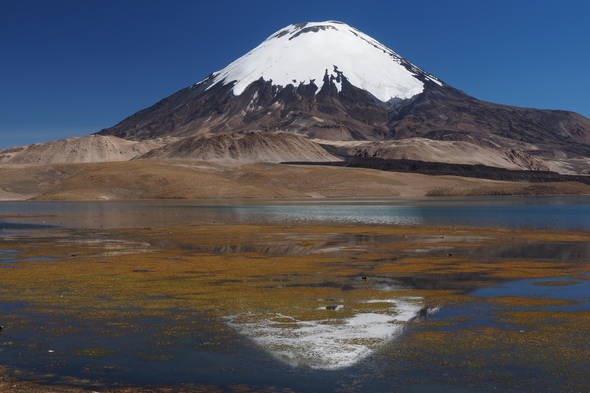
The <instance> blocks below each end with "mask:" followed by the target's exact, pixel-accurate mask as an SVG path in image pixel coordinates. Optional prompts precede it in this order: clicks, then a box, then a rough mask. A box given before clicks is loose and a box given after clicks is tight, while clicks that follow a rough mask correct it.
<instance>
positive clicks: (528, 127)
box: [100, 21, 590, 173]
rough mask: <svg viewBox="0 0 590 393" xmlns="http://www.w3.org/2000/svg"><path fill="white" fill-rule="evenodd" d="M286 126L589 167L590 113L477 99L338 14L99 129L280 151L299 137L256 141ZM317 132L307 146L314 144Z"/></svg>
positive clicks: (374, 144) (327, 142) (378, 146)
mask: <svg viewBox="0 0 590 393" xmlns="http://www.w3.org/2000/svg"><path fill="white" fill-rule="evenodd" d="M383 39H384V40H385V39H387V37H383ZM397 39H399V40H401V39H403V37H397ZM457 67H461V65H460V64H457ZM252 131H256V132H255V133H254V134H250V133H251V132H252ZM284 132H289V133H294V134H298V135H300V136H302V137H304V138H305V137H308V138H313V139H314V141H313V142H314V143H316V142H317V143H319V145H320V146H321V148H325V149H326V150H327V152H323V153H322V156H326V157H330V156H333V155H334V154H336V155H339V156H345V155H347V154H353V155H356V156H359V155H360V156H363V157H386V158H387V157H390V158H391V159H394V158H408V157H409V158H410V159H414V160H423V161H432V160H435V161H436V162H449V163H481V164H485V165H490V163H491V164H493V165H497V166H502V167H508V168H523V169H547V168H554V169H556V170H562V169H561V168H565V169H564V171H566V172H572V173H576V172H580V171H582V170H586V169H585V168H587V167H588V166H590V164H588V165H587V162H590V161H589V160H590V159H588V158H587V157H590V120H589V119H586V118H584V117H583V116H580V115H578V114H575V113H571V112H565V111H550V110H538V109H527V108H517V107H511V106H504V105H497V104H492V103H489V102H484V101H480V100H478V99H476V98H474V97H471V96H469V95H467V94H465V93H464V92H462V91H460V90H457V89H455V88H453V87H452V86H450V85H448V84H446V83H443V82H442V81H441V80H440V79H438V78H436V77H434V76H433V75H431V74H429V73H428V72H426V71H424V70H422V69H421V68H419V67H418V66H416V65H414V64H412V63H411V62H410V61H408V60H406V59H404V58H403V57H401V56H400V55H399V54H397V53H396V52H395V51H393V50H392V49H389V47H388V46H386V45H384V44H382V43H380V42H379V41H377V40H375V39H373V38H371V37H369V36H368V35H366V34H364V33H362V32H361V31H359V30H357V29H355V28H353V27H351V26H349V25H347V24H345V23H341V22H334V21H328V22H308V23H299V24H293V25H289V26H287V27H285V28H283V29H280V30H279V31H277V32H275V33H274V34H272V35H270V36H269V37H268V38H267V39H265V40H264V41H262V43H261V44H260V45H258V46H257V47H255V48H254V49H252V50H251V51H249V52H248V53H246V54H245V55H243V56H242V57H239V58H238V59H237V60H235V61H234V62H232V63H231V64H229V65H228V66H226V67H225V68H223V69H221V70H220V71H217V72H214V73H212V74H210V75H209V76H208V77H206V78H205V79H203V80H201V81H200V82H198V83H196V84H193V85H191V86H188V87H186V88H184V89H182V90H180V91H178V92H176V93H174V94H172V95H171V96H169V97H166V98H164V99H163V100H161V101H159V102H158V103H156V104H154V105H152V106H151V107H149V108H146V109H143V110H141V111H139V112H137V113H136V114H134V115H132V116H130V117H128V118H127V119H125V120H123V121H122V122H120V123H119V124H117V125H115V126H114V127H111V128H109V129H105V130H102V131H101V132H100V134H103V135H114V136H117V137H120V138H124V139H130V140H134V141H142V140H148V139H155V138H168V137H174V138H178V139H180V140H179V141H178V142H175V143H174V144H173V145H171V146H168V147H166V148H165V149H163V150H158V152H155V153H154V154H153V155H152V156H154V157H160V158H166V159H168V158H169V157H174V156H179V157H184V158H186V157H189V156H191V155H192V156H193V157H200V158H203V157H209V156H210V154H209V153H210V151H209V150H211V149H212V150H215V151H219V154H218V155H219V156H220V157H234V156H236V149H235V148H233V147H232V146H240V149H239V151H240V152H241V156H247V157H262V156H265V157H270V156H272V157H275V158H277V157H278V158H277V159H280V157H284V159H288V157H287V155H284V154H283V153H281V152H284V151H289V150H293V151H300V150H301V146H303V145H301V144H300V143H299V142H297V146H295V144H293V145H292V146H290V147H289V146H286V145H285V146H283V145H281V146H283V147H282V148H281V149H279V150H273V151H270V152H269V151H266V150H268V149H266V148H265V149H266V150H265V151H264V154H263V153H262V152H261V151H259V150H260V146H263V145H264V146H266V147H268V146H274V142H275V141H276V139H280V138H281V136H284V135H285V134H284ZM266 134H268V135H266ZM228 135H229V136H228ZM244 135H247V136H248V137H244ZM253 135H255V137H254V136H253ZM277 135H278V136H277ZM211 136H219V137H218V138H210V137H211ZM232 138H234V139H235V141H233V140H230V139H232ZM248 141H255V143H250V142H248ZM396 141H399V142H396ZM291 142H293V143H295V142H296V141H295V140H292V141H291ZM356 142H363V143H370V145H363V146H357V145H355V143H356ZM314 143H310V144H308V146H309V149H311V150H314V151H315V150H317V149H318V146H316V145H314ZM212 146H214V147H212ZM346 146H352V147H350V148H348V147H346ZM311 150H310V152H311ZM198 152H200V153H198ZM351 152H352V153H351ZM156 153H157V154H156ZM197 153H198V154H197ZM201 153H202V154H201ZM312 153H313V152H312ZM281 154H283V155H281ZM314 154H315V153H314ZM301 156H302V157H307V156H309V155H306V154H303V152H301ZM556 160H557V161H559V160H561V161H563V160H566V161H567V162H566V163H565V164H564V163H563V162H561V161H559V162H557V163H555V162H556ZM580 163H583V165H582V164H580ZM566 167H567V168H566Z"/></svg>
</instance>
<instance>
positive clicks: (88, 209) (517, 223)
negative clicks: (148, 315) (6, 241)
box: [0, 198, 590, 230]
mask: <svg viewBox="0 0 590 393" xmlns="http://www.w3.org/2000/svg"><path fill="white" fill-rule="evenodd" d="M21 214H22V215H37V216H45V217H43V218H42V219H41V220H39V219H35V220H34V221H35V223H37V224H39V223H41V224H43V223H46V224H53V225H62V226H67V227H78V228H101V227H102V228H113V227H142V226H170V225H184V224H201V223H265V222H266V223H268V222H275V223H276V222H295V223H304V222H335V223H358V224H402V225H408V224H410V225H467V226H482V227H520V228H553V229H584V230H588V229H590V198H501V199H451V200H421V201H395V200H371V201H351V200H332V201H319V202H318V201H267V202H264V201H261V202H252V201H239V200H238V201H137V202H0V215H21ZM6 221H9V220H0V225H3V226H4V227H5V228H6V227H8V225H10V224H8V223H6ZM2 222H4V224H2Z"/></svg>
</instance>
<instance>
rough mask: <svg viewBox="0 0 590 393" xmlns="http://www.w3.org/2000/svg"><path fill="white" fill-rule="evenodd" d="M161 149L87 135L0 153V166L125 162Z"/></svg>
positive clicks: (144, 143) (106, 137)
mask: <svg viewBox="0 0 590 393" xmlns="http://www.w3.org/2000/svg"><path fill="white" fill-rule="evenodd" d="M158 146H160V143H159V142H157V141H146V142H136V141H128V140H125V139H121V138H117V137H114V136H102V135H89V136H83V137H74V138H67V139H60V140H57V141H52V142H47V143H36V144H33V145H28V146H19V147H13V148H10V149H6V150H0V164H55V163H77V162H104V161H127V160H130V159H132V158H134V157H136V156H138V155H141V154H144V153H146V152H148V151H150V150H152V149H154V148H155V147H158Z"/></svg>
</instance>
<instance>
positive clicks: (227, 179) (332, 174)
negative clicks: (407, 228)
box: [0, 160, 590, 200]
mask: <svg viewBox="0 0 590 393" xmlns="http://www.w3.org/2000/svg"><path fill="white" fill-rule="evenodd" d="M558 194H559V195H563V194H590V186H588V185H584V184H580V183H575V182H560V183H527V182H521V183H518V182H509V181H497V180H485V179H477V178H462V177H457V176H430V175H422V174H416V173H397V172H387V171H379V170H374V169H363V168H346V167H327V166H299V165H283V164H262V163H258V164H240V163H234V164H229V163H210V162H199V161H151V160H134V161H120V162H105V163H89V164H52V165H0V199H5V200H15V199H39V200H137V199H198V198H207V199H209V198H254V199H273V198H278V199H281V198H283V199H300V198H317V199H322V198H350V197H355V198H392V197H395V198H423V197H428V196H455V195H457V196H458V195H471V196H477V195H558Z"/></svg>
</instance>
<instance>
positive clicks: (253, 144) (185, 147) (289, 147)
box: [137, 131, 338, 163]
mask: <svg viewBox="0 0 590 393" xmlns="http://www.w3.org/2000/svg"><path fill="white" fill-rule="evenodd" d="M137 158H138V159H150V160H154V159H155V160H201V161H238V162H243V163H247V162H282V161H337V160H338V158H337V157H335V156H333V155H331V154H330V153H328V152H327V151H326V150H324V149H323V148H322V147H321V146H320V145H318V144H317V143H315V142H312V141H310V140H309V139H307V138H305V137H302V136H300V135H295V134H291V133H286V132H260V131H249V132H244V133H231V134H230V133H224V134H216V135H205V136H196V137H188V138H183V139H180V140H178V141H176V142H172V143H170V144H167V145H165V146H162V147H160V148H157V149H154V150H151V151H149V152H147V153H146V154H143V155H142V156H139V157H137Z"/></svg>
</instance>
